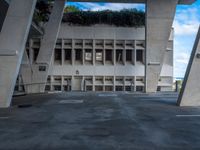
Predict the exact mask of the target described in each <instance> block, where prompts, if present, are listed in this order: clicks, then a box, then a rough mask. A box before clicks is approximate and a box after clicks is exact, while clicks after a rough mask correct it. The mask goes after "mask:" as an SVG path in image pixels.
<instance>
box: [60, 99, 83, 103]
mask: <svg viewBox="0 0 200 150" xmlns="http://www.w3.org/2000/svg"><path fill="white" fill-rule="evenodd" d="M83 102H84V101H83V100H76V99H72V100H60V101H59V104H80V103H83Z"/></svg>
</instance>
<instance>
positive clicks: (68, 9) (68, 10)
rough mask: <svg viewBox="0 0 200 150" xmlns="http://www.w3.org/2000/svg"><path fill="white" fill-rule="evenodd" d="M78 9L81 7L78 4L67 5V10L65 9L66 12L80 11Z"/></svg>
mask: <svg viewBox="0 0 200 150" xmlns="http://www.w3.org/2000/svg"><path fill="white" fill-rule="evenodd" d="M78 11H80V9H79V8H78V7H76V6H67V7H65V10H64V12H65V13H68V12H78Z"/></svg>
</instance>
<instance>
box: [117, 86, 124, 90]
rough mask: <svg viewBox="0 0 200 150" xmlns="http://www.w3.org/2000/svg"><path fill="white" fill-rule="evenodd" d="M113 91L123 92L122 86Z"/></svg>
mask: <svg viewBox="0 0 200 150" xmlns="http://www.w3.org/2000/svg"><path fill="white" fill-rule="evenodd" d="M115 91H123V86H116V87H115Z"/></svg>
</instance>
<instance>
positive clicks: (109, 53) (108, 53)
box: [106, 50, 112, 61]
mask: <svg viewBox="0 0 200 150" xmlns="http://www.w3.org/2000/svg"><path fill="white" fill-rule="evenodd" d="M106 61H112V50H106Z"/></svg>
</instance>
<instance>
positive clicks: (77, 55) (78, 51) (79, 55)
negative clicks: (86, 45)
mask: <svg viewBox="0 0 200 150" xmlns="http://www.w3.org/2000/svg"><path fill="white" fill-rule="evenodd" d="M75 60H76V61H80V60H82V50H81V49H76V50H75Z"/></svg>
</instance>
